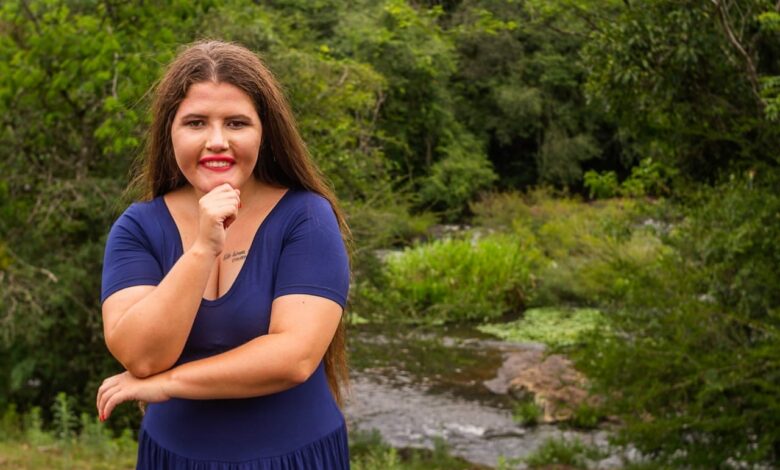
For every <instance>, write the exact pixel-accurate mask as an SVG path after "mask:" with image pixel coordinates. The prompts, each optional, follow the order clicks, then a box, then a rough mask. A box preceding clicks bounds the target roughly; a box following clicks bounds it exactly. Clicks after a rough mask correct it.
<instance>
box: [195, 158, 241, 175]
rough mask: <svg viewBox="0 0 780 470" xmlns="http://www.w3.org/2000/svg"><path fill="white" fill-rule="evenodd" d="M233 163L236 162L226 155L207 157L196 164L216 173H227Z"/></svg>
mask: <svg viewBox="0 0 780 470" xmlns="http://www.w3.org/2000/svg"><path fill="white" fill-rule="evenodd" d="M235 163H236V160H235V159H234V158H233V157H230V156H228V155H207V156H205V157H203V158H201V159H200V161H199V162H198V164H199V165H200V166H202V167H203V168H205V169H207V170H211V171H216V172H223V171H228V170H230V169H231V168H232V167H233V165H235Z"/></svg>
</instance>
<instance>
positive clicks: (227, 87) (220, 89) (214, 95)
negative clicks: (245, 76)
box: [176, 82, 257, 116]
mask: <svg viewBox="0 0 780 470" xmlns="http://www.w3.org/2000/svg"><path fill="white" fill-rule="evenodd" d="M231 110H232V111H231ZM222 112H234V113H237V114H250V115H251V114H254V115H255V116H256V115H257V113H256V111H255V105H254V102H253V101H252V98H251V97H250V96H249V95H248V94H246V93H245V92H244V91H243V90H242V89H240V88H238V87H237V86H235V85H233V84H230V83H226V82H219V83H215V82H199V83H195V84H193V85H192V86H190V88H189V89H188V90H187V94H186V95H185V96H184V99H183V100H182V102H181V103H180V104H179V109H178V111H177V113H176V114H178V115H184V114H201V115H206V114H214V113H222Z"/></svg>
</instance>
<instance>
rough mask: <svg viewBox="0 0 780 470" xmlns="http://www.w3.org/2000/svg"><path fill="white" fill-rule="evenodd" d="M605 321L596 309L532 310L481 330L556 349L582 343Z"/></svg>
mask: <svg viewBox="0 0 780 470" xmlns="http://www.w3.org/2000/svg"><path fill="white" fill-rule="evenodd" d="M604 321H605V319H604V317H603V315H602V314H601V313H600V312H599V311H598V310H594V309H587V308H580V309H560V308H532V309H528V310H526V311H525V312H523V316H522V318H520V319H518V320H515V321H513V322H510V323H489V324H483V325H480V326H478V327H477V329H478V330H479V331H481V332H483V333H489V334H492V335H495V336H498V337H499V338H501V339H505V340H508V341H515V342H529V341H531V342H539V343H544V344H547V345H549V346H551V347H554V348H560V347H564V346H573V345H576V344H578V343H580V342H581V341H582V340H581V339H580V337H581V336H582V335H583V334H585V333H586V332H589V331H592V330H594V329H596V328H598V326H599V325H601V324H603V323H604Z"/></svg>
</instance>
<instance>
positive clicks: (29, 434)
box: [24, 406, 54, 446]
mask: <svg viewBox="0 0 780 470" xmlns="http://www.w3.org/2000/svg"><path fill="white" fill-rule="evenodd" d="M24 438H25V439H26V440H27V441H28V442H30V444H32V445H34V446H41V445H47V444H51V443H52V442H54V437H53V436H52V435H51V434H50V433H48V432H46V431H44V430H43V418H42V417H41V409H40V408H39V407H37V406H34V407H32V408H31V409H30V411H29V412H28V413H27V414H25V416H24Z"/></svg>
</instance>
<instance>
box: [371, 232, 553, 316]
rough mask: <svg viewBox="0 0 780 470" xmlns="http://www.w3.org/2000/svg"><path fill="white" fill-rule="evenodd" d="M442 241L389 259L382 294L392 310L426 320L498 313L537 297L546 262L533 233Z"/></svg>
mask: <svg viewBox="0 0 780 470" xmlns="http://www.w3.org/2000/svg"><path fill="white" fill-rule="evenodd" d="M524 237H525V238H521V237H512V236H508V235H490V236H487V237H485V238H482V239H480V240H474V241H472V240H469V239H465V238H459V239H447V240H438V241H434V242H432V243H428V244H425V245H418V246H416V247H413V248H410V249H408V250H405V251H404V252H402V253H400V254H398V255H397V256H392V257H390V258H389V259H388V260H387V266H386V269H385V277H386V278H385V284H384V288H383V291H382V292H381V294H380V295H379V297H380V298H381V300H382V302H383V304H384V306H385V308H386V309H387V311H391V312H394V313H393V315H396V314H397V313H403V315H404V316H406V317H407V318H412V319H416V320H420V321H427V322H430V321H450V320H477V319H480V320H481V319H490V318H497V317H500V316H501V315H503V314H505V313H507V312H511V311H519V310H521V309H522V307H523V305H525V304H526V303H527V302H528V301H529V299H530V298H532V296H533V290H534V282H535V281H534V277H533V275H532V273H533V272H534V271H535V270H537V269H538V268H539V266H541V265H543V264H544V261H543V257H542V256H541V253H539V251H538V250H537V249H536V248H535V246H534V245H535V244H534V239H533V236H532V235H531V234H530V233H528V232H526V233H525V234H524Z"/></svg>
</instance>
